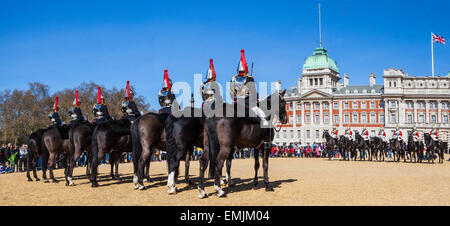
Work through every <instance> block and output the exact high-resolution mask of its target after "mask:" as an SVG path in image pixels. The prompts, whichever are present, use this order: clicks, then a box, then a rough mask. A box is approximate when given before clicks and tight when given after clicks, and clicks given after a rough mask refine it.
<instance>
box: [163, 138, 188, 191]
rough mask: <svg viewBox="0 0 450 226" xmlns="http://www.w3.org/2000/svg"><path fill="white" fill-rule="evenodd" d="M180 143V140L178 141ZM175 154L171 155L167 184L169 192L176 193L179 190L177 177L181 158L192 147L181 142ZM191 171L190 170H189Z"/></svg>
mask: <svg viewBox="0 0 450 226" xmlns="http://www.w3.org/2000/svg"><path fill="white" fill-rule="evenodd" d="M177 143H178V142H177ZM177 146H179V147H177V148H176V149H175V151H176V152H175V153H174V155H172V157H170V156H169V177H168V180H167V186H168V187H169V191H168V193H169V194H170V195H171V194H175V193H176V192H177V186H176V183H177V178H178V169H179V167H180V160H181V159H182V158H183V156H184V155H185V153H186V152H189V149H190V148H191V147H189V146H186V145H185V144H183V143H181V144H180V143H179V144H178V145H177ZM188 173H189V172H188Z"/></svg>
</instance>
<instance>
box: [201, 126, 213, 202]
mask: <svg viewBox="0 0 450 226" xmlns="http://www.w3.org/2000/svg"><path fill="white" fill-rule="evenodd" d="M205 137H206V132H205ZM209 151H211V150H209V147H208V145H204V147H203V154H202V155H201V157H200V159H199V161H200V182H199V184H198V191H199V192H200V194H199V195H198V198H200V199H202V198H206V197H208V195H207V194H206V192H205V171H206V168H208V162H209Z"/></svg>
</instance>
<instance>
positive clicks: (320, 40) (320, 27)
mask: <svg viewBox="0 0 450 226" xmlns="http://www.w3.org/2000/svg"><path fill="white" fill-rule="evenodd" d="M320 17H321V15H320V3H319V43H320V47H322V25H321V18H320Z"/></svg>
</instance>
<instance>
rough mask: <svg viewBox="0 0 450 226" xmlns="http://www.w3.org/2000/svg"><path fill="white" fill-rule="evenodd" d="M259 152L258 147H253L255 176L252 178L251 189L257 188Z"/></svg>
mask: <svg viewBox="0 0 450 226" xmlns="http://www.w3.org/2000/svg"><path fill="white" fill-rule="evenodd" d="M259 152H260V149H255V177H254V178H253V189H258V170H259Z"/></svg>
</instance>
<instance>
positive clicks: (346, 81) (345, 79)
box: [344, 73, 348, 87]
mask: <svg viewBox="0 0 450 226" xmlns="http://www.w3.org/2000/svg"><path fill="white" fill-rule="evenodd" d="M347 86H348V74H347V73H344V87H347Z"/></svg>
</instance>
